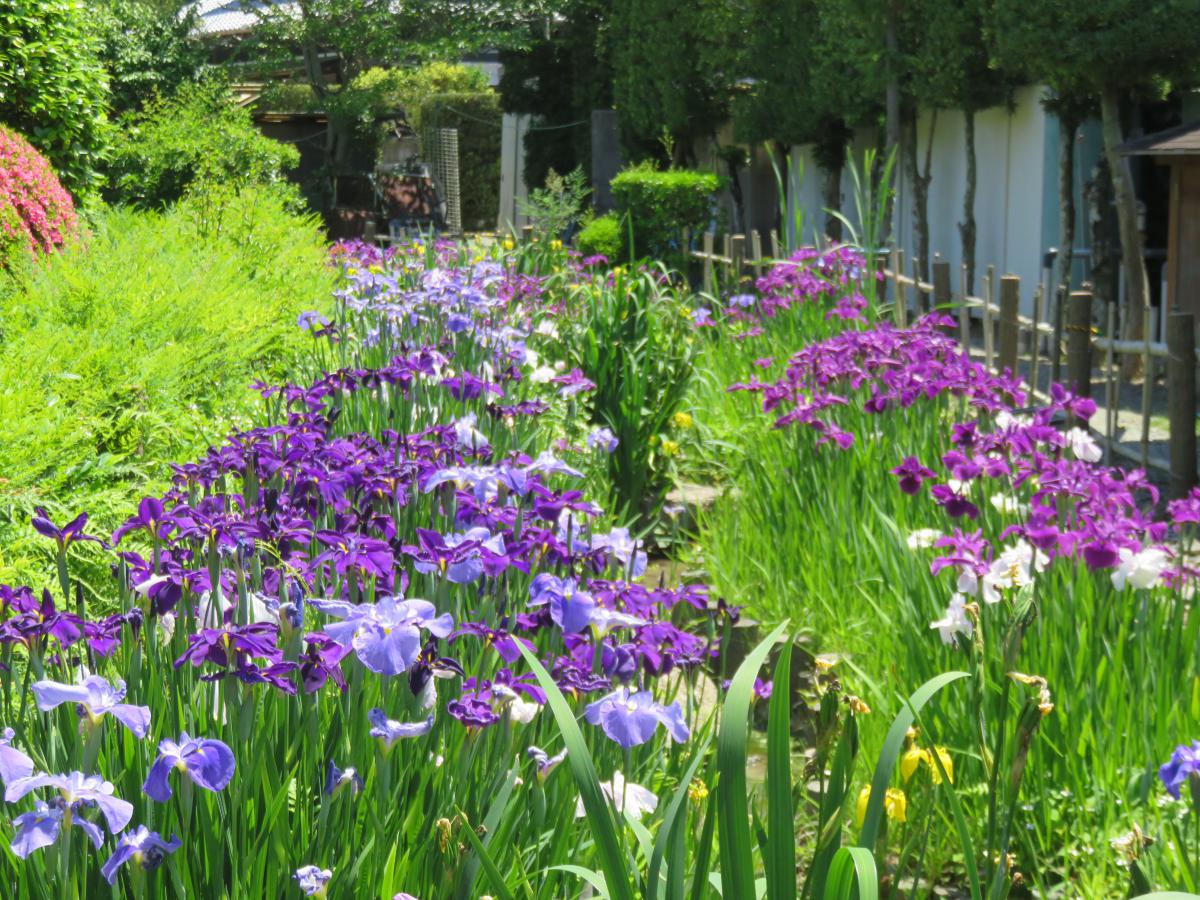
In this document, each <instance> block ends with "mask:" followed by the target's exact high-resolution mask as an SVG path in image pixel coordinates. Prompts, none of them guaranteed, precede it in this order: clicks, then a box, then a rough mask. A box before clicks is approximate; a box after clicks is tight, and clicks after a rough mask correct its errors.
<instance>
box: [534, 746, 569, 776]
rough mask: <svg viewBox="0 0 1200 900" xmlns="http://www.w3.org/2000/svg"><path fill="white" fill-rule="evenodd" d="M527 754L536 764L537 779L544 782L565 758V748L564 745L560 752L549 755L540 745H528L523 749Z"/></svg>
mask: <svg viewBox="0 0 1200 900" xmlns="http://www.w3.org/2000/svg"><path fill="white" fill-rule="evenodd" d="M525 752H526V753H528V754H529V757H530V759H532V760H533V761H534V763H535V764H536V765H537V771H538V781H540V782H542V783H545V781H546V779H547V778H549V777H550V773H551V772H553V771H554V770H555V769H556V768H557V767H558V766H559V764H560V763H562V761H563V760H564V759H566V758H567V748H566V747H564V748H563V749H562V750H561V751H560V752H558V753H556V754H555V755H554V756H551V755H550V754H549V753H547V752H546V751H545V750H543V749H542V748H541V747H532V746H531V747H530V748H529V749H528V750H526V751H525Z"/></svg>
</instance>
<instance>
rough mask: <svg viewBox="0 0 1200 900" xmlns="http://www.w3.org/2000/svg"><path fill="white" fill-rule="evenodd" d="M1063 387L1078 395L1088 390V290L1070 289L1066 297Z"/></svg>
mask: <svg viewBox="0 0 1200 900" xmlns="http://www.w3.org/2000/svg"><path fill="white" fill-rule="evenodd" d="M1065 319H1066V321H1065V322H1064V324H1063V330H1064V331H1066V333H1067V389H1068V390H1070V391H1071V392H1072V393H1074V394H1076V395H1078V396H1080V397H1090V396H1091V394H1092V292H1091V290H1090V289H1089V290H1081V291H1071V293H1070V295H1069V296H1068V297H1067V310H1066V316H1065Z"/></svg>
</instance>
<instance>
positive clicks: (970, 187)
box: [958, 109, 976, 294]
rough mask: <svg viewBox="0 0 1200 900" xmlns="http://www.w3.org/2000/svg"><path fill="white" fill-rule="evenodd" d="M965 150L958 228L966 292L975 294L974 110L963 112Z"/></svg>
mask: <svg viewBox="0 0 1200 900" xmlns="http://www.w3.org/2000/svg"><path fill="white" fill-rule="evenodd" d="M963 117H964V123H965V126H966V127H965V130H964V132H965V138H966V149H967V187H966V189H965V190H964V191H963V220H962V224H961V225H959V226H958V232H959V235H960V236H961V237H962V260H963V265H964V266H965V267H966V271H967V285H966V290H967V293H968V294H974V293H975V185H976V174H975V162H976V160H975V110H973V109H967V110H964V111H963Z"/></svg>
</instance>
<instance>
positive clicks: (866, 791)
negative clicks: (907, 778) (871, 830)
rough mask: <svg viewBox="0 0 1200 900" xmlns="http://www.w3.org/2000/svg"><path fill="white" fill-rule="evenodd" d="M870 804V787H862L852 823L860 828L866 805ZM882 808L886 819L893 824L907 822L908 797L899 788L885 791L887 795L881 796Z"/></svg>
mask: <svg viewBox="0 0 1200 900" xmlns="http://www.w3.org/2000/svg"><path fill="white" fill-rule="evenodd" d="M870 802H871V786H870V785H869V784H867V785H863V789H862V790H861V791H859V792H858V803H857V805H856V806H855V809H854V821H855V824H856V825H858V827H860V828H861V827H862V823H863V819H865V818H866V817H867V804H868V803H870ZM883 808H884V811H885V812H887V817H888V818H889V819H891V820H892V821H893V822H907V821H908V797H906V796H905V795H904V791H902V790H900V789H899V788H888V789H887V793H886V794H884V795H883Z"/></svg>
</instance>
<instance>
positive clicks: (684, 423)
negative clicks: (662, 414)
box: [671, 410, 692, 430]
mask: <svg viewBox="0 0 1200 900" xmlns="http://www.w3.org/2000/svg"><path fill="white" fill-rule="evenodd" d="M671 423H672V424H673V425H674V426H675V427H676V428H681V429H685V430H686V429H688V428H691V427H692V416H691V413H685V412H683V411H682V410H681V411H680V412H677V413H675V415H673V416H671Z"/></svg>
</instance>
